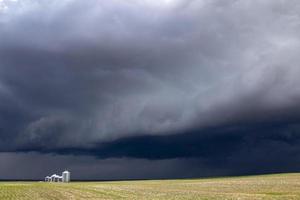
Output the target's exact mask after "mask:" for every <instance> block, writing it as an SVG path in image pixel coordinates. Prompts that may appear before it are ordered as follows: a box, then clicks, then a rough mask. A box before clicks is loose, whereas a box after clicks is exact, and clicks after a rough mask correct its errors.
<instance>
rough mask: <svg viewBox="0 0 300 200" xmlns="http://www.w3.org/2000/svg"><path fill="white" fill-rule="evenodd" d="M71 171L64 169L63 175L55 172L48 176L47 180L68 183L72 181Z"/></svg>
mask: <svg viewBox="0 0 300 200" xmlns="http://www.w3.org/2000/svg"><path fill="white" fill-rule="evenodd" d="M70 178H71V173H70V172H69V171H64V172H63V173H62V175H61V176H59V175H57V174H53V175H52V176H46V177H45V182H63V183H68V182H70V180H71V179H70Z"/></svg>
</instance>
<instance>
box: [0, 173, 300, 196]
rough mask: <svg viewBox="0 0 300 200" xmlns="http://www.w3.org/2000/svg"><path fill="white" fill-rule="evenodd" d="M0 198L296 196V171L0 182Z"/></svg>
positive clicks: (299, 189) (299, 188)
mask: <svg viewBox="0 0 300 200" xmlns="http://www.w3.org/2000/svg"><path fill="white" fill-rule="evenodd" d="M0 199H1V200H6V199H7V200H15V199H20V200H32V199H50V200H54V199H55V200H68V199H72V200H77V199H78V200H83V199H222V200H223V199H281V200H282V199H283V200H284V199H289V200H290V199H299V200H300V174H277V175H264V176H247V177H231V178H212V179H184V180H151V181H115V182H74V183H67V184H63V183H39V182H0Z"/></svg>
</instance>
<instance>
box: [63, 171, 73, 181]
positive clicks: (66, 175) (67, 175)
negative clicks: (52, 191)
mask: <svg viewBox="0 0 300 200" xmlns="http://www.w3.org/2000/svg"><path fill="white" fill-rule="evenodd" d="M70 178H71V173H70V172H69V171H64V172H63V173H62V181H63V182H64V183H67V182H70Z"/></svg>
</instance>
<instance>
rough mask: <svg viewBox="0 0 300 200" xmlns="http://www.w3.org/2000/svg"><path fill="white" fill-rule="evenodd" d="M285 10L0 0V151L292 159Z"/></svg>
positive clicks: (236, 2) (268, 2)
mask: <svg viewBox="0 0 300 200" xmlns="http://www.w3.org/2000/svg"><path fill="white" fill-rule="evenodd" d="M299 13H300V3H299V2H298V1H296V0H289V1H288V0H286V1H285V0H283V1H282V0H275V1H274V0H264V1H259V0H243V1H242V0H229V1H226V2H225V1H221V0H187V1H183V0H163V1H159V2H154V1H150V0H149V1H148V0H143V1H138V0H125V1H120V0H112V1H98V0H90V1H76V0H60V1H58V0H52V1H50V0H45V1H34V0H24V1H20V0H0V151H1V152H10V153H8V154H15V153H16V152H18V153H21V154H23V153H26V152H30V153H29V154H32V152H35V153H37V154H39V153H43V154H42V155H45V156H49V155H46V154H59V155H60V156H79V157H81V156H82V157H85V156H88V157H89V156H94V157H95V158H97V159H99V160H100V161H95V162H102V161H101V159H105V160H107V159H120V162H122V159H125V160H126V159H137V160H139V159H141V160H143V161H142V163H144V162H151V161H152V162H158V160H161V162H163V160H164V161H166V160H170V159H171V160H172V159H175V160H176V159H179V160H180V161H182V162H185V161H184V160H191V159H196V160H197V163H199V166H200V165H201V166H203V165H205V166H206V167H202V168H201V169H202V170H204V171H205V169H209V168H211V169H212V171H213V169H214V167H216V166H222V165H221V164H220V163H223V164H224V165H223V167H224V170H225V171H226V170H227V171H226V173H227V174H229V173H233V172H234V171H236V172H237V173H243V172H242V171H239V170H238V169H237V168H236V167H234V166H239V165H240V166H242V165H246V166H249V165H251V166H252V167H254V166H255V165H256V164H257V163H262V165H264V166H265V167H263V169H262V171H276V170H278V171H280V170H283V171H288V170H293V171H295V170H300V168H299V161H298V160H300V158H299V156H296V155H299V154H298V152H300V148H299V147H298V146H299V142H300V141H299V130H300V129H299V125H300V120H299V119H300V107H299V103H298V102H299V100H300V87H299V84H300V79H299V77H298V76H299V74H300V66H299V63H300V57H299V50H300V36H299V35H300V23H299V20H300V14H299ZM272 151H279V152H278V154H277V155H278V156H277V157H276V158H275V157H272V156H268V155H269V154H271V152H272ZM245 155H249V157H248V159H249V160H245V159H244V158H245ZM293 157H294V158H295V163H294V164H293V163H292V162H290V161H289V162H288V159H291V158H293ZM49 159H50V158H49ZM89 159H92V158H90V157H89ZM276 159H278V160H276ZM1 160H5V159H4V158H3V157H1ZM145 160H146V161H145ZM279 160H280V161H281V162H279ZM123 162H124V163H125V162H126V161H123ZM166 162H167V161H166ZM245 163H246V164H245ZM280 163H281V164H280ZM282 163H286V164H282ZM297 163H298V164H297ZM187 165H188V164H187ZM187 165H186V166H185V169H186V168H188V167H187ZM188 166H191V165H188ZM177 171H183V170H182V169H181V168H180V169H178V170H177ZM258 171H259V169H258V168H255V167H254V168H251V169H250V168H249V167H248V168H245V171H244V172H245V173H250V172H254V173H255V172H258ZM224 173H225V172H224ZM124 174H126V172H124ZM158 174H159V173H158ZM174 174H175V173H174ZM206 174H213V172H209V173H206ZM216 174H218V173H216ZM194 175H201V173H200V172H199V171H196V172H195V173H194ZM203 175H205V173H204V174H203ZM153 176H154V175H153ZM183 176H185V175H183ZM122 177H123V176H122ZM124 177H127V176H124ZM134 177H135V176H134ZM154 177H156V176H154ZM170 177H171V175H170ZM176 177H178V176H176Z"/></svg>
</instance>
